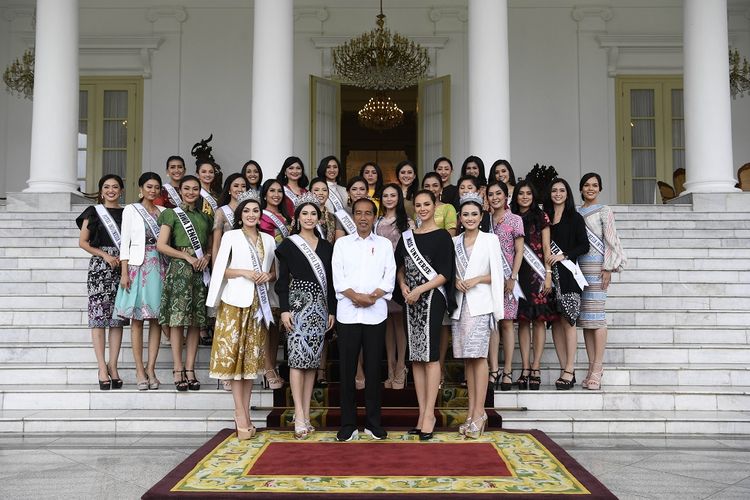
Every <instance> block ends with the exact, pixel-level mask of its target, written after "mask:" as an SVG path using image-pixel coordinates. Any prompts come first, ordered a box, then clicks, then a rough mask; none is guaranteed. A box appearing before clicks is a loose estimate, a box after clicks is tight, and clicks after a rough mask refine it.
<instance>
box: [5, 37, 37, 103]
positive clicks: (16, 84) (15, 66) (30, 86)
mask: <svg viewBox="0 0 750 500" xmlns="http://www.w3.org/2000/svg"><path fill="white" fill-rule="evenodd" d="M3 82H5V86H6V87H7V90H8V92H10V93H11V94H17V95H18V96H20V97H25V98H26V99H31V98H32V97H33V95H34V49H27V50H26V51H25V52H24V53H23V55H22V56H21V57H20V58H18V59H16V60H15V61H13V62H12V63H11V64H9V65H8V67H7V68H5V71H4V72H3Z"/></svg>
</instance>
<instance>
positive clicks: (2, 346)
mask: <svg viewBox="0 0 750 500" xmlns="http://www.w3.org/2000/svg"><path fill="white" fill-rule="evenodd" d="M162 348H163V349H168V348H167V346H163V347H162ZM514 354H515V356H514V359H515V364H518V363H520V358H519V357H518V356H519V352H518V351H517V350H516V352H515V353H514ZM209 356H210V348H208V347H204V348H201V349H199V350H198V358H197V359H198V362H199V363H208V359H209ZM585 356H586V351H585V349H584V347H583V345H581V344H579V347H578V352H577V358H576V359H579V360H584V359H587V358H586V357H585ZM604 361H605V363H606V364H630V363H639V364H640V363H653V364H658V363H675V364H676V363H684V364H688V363H690V364H693V363H710V364H715V363H722V364H723V363H728V364H746V365H750V346H748V345H731V344H716V345H712V344H703V345H701V344H681V345H662V344H656V345H654V344H643V345H632V344H631V345H610V346H609V347H608V349H607V350H606V352H605V357H604ZM94 362H95V357H94V351H93V349H92V348H91V345H90V344H89V343H85V344H84V343H81V344H75V343H65V344H54V345H53V344H50V345H45V344H29V343H10V342H5V343H0V363H7V364H14V363H67V364H69V365H71V366H76V365H78V364H81V363H94ZM120 362H121V363H131V362H133V353H132V351H131V350H130V349H128V348H127V345H125V346H124V348H123V349H121V351H120ZM542 362H543V363H549V364H556V363H557V357H556V355H555V352H554V349H551V348H550V349H545V351H544V353H543V355H542Z"/></svg>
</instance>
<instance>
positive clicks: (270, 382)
mask: <svg viewBox="0 0 750 500" xmlns="http://www.w3.org/2000/svg"><path fill="white" fill-rule="evenodd" d="M263 380H264V385H265V388H266V389H281V388H282V387H284V379H283V378H281V376H280V375H279V374H278V373H277V372H276V369H275V368H271V369H269V370H266V371H265V372H264V373H263Z"/></svg>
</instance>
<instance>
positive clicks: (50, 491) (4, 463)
mask: <svg viewBox="0 0 750 500" xmlns="http://www.w3.org/2000/svg"><path fill="white" fill-rule="evenodd" d="M550 436H551V437H552V438H553V439H554V440H555V441H556V442H557V443H559V444H560V445H561V446H563V447H564V448H565V449H566V450H567V451H568V453H570V454H571V455H572V456H573V457H575V458H576V460H578V461H579V462H580V463H581V464H582V465H583V466H584V467H586V468H587V469H588V470H589V471H590V472H592V473H593V474H594V475H595V476H596V477H597V478H598V479H599V480H600V481H601V482H602V483H604V484H605V485H606V486H607V487H608V488H609V489H610V490H611V491H612V492H613V493H614V494H615V495H617V496H618V497H619V498H621V499H645V498H653V499H671V498H673V499H680V500H687V499H704V498H710V499H734V498H737V499H750V437H748V436H730V437H727V436H684V437H680V436H669V437H664V436H658V437H657V436H653V435H648V436H646V435H644V436H637V435H632V436H616V437H606V436H604V437H603V436H601V435H599V436H581V435H576V436H575V437H572V436H569V435H562V434H558V435H555V434H550ZM209 437H210V436H209V435H202V434H189V435H168V434H132V435H118V436H102V435H95V436H91V435H71V434H66V435H32V436H14V435H0V498H3V499H8V500H11V499H13V500H15V499H34V500H38V499H76V500H83V499H107V500H113V499H137V498H140V496H141V495H142V494H143V493H144V492H145V491H146V490H147V489H148V488H149V487H150V486H152V485H153V484H154V483H155V482H157V481H158V480H159V479H160V478H161V477H163V476H164V475H165V474H166V473H167V472H168V471H170V470H171V469H172V468H173V467H174V466H175V465H177V464H178V463H179V462H181V461H182V460H184V459H185V457H187V456H188V455H189V454H190V453H192V452H193V451H194V450H195V449H196V448H197V447H198V446H200V445H201V444H203V443H204V442H205V441H206V440H207V439H208V438H209Z"/></svg>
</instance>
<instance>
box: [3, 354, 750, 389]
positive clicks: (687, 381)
mask: <svg viewBox="0 0 750 500" xmlns="http://www.w3.org/2000/svg"><path fill="white" fill-rule="evenodd" d="M163 357H164V359H163V360H161V361H157V364H156V377H157V378H158V379H159V380H160V381H161V382H162V386H163V388H166V389H171V388H172V380H173V377H172V362H171V360H168V359H167V358H168V356H163ZM337 366H338V365H332V366H331V368H330V369H331V370H337V369H338V367H337ZM513 368H514V371H513V377H512V378H513V380H514V381H515V380H516V379H517V378H518V377H519V376H520V374H521V369H520V364H519V363H518V362H516V364H514V367H513ZM586 369H587V365H586V363H585V362H579V363H578V364H577V365H576V374H577V376H578V377H580V378H581V379H583V376H584V374H585V373H586ZM118 370H119V374H120V377H122V379H123V380H124V382H125V386H124V387H125V388H126V389H134V388H135V383H136V374H135V368H134V364H133V363H123V364H122V365H120V366H119V367H118ZM541 371H542V373H541V376H542V384H543V385H545V386H550V385H552V384H554V381H555V380H556V379H557V377H558V376H559V375H560V372H559V368H558V365H557V364H556V363H550V364H545V365H543V366H542V367H541ZM334 375H335V374H334ZM97 376H98V368H97V365H96V364H95V363H85V364H81V363H79V364H75V365H70V364H65V363H45V364H36V363H28V364H27V363H12V364H11V363H6V364H3V365H2V366H0V380H2V381H3V383H4V384H19V385H22V384H31V385H44V384H53V385H55V384H79V385H89V386H91V387H95V386H96V380H97ZM196 376H197V378H198V380H200V381H201V382H202V383H204V385H205V386H206V387H207V388H208V387H209V386H210V387H212V388H213V387H216V381H215V380H212V379H211V378H210V377H209V376H208V369H207V367H206V365H205V364H202V365H199V366H198V367H197V369H196ZM336 378H337V377H336ZM603 383H604V385H605V386H606V387H613V386H663V385H670V384H671V385H678V386H681V387H689V386H692V385H695V384H696V383H700V384H701V385H712V386H721V387H731V386H750V367H747V366H743V365H737V364H694V365H690V366H685V365H682V364H668V363H659V364H637V363H631V364H612V365H607V366H606V367H605V375H604V379H603ZM257 386H258V387H260V380H259V381H258V384H257ZM514 390H515V389H514Z"/></svg>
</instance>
